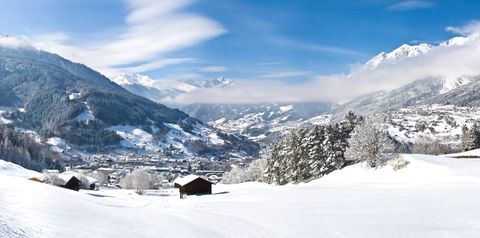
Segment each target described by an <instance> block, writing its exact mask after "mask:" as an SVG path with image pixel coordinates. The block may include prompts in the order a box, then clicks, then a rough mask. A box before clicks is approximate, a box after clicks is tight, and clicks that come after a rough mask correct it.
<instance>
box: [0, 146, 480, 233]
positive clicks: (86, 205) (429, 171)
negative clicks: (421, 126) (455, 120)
mask: <svg viewBox="0 0 480 238" xmlns="http://www.w3.org/2000/svg"><path fill="white" fill-rule="evenodd" d="M403 158H404V159H406V160H408V161H410V163H409V165H408V166H407V167H406V168H404V169H401V170H397V171H394V170H393V169H392V167H390V166H388V165H387V166H385V167H383V168H380V169H367V168H366V167H363V166H361V165H354V166H349V167H347V168H345V169H342V170H340V171H336V172H333V173H331V174H330V175H327V176H325V177H324V178H322V179H319V180H316V181H312V182H310V183H306V184H297V185H286V186H273V185H267V184H261V183H244V184H238V185H221V184H220V185H215V186H214V187H213V193H214V194H213V195H205V196H189V197H188V198H187V199H185V200H180V199H179V198H178V195H177V194H176V192H174V191H173V190H165V191H158V192H156V193H153V194H151V195H144V196H139V195H136V194H134V193H133V192H131V191H128V190H100V191H80V192H75V191H70V190H66V189H62V188H57V187H52V186H49V185H45V184H41V183H37V182H33V181H28V180H26V179H25V176H20V175H22V174H23V172H21V171H17V172H11V173H5V172H4V171H5V170H10V169H8V166H4V167H6V168H4V169H3V170H2V169H1V166H0V236H1V237H119V238H120V237H434V238H438V237H478V234H480V206H478V201H477V200H478V199H477V197H478V196H480V160H459V159H453V158H447V157H442V156H439V157H434V156H423V155H404V156H403ZM17 173H18V176H17Z"/></svg>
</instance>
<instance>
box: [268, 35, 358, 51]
mask: <svg viewBox="0 0 480 238" xmlns="http://www.w3.org/2000/svg"><path fill="white" fill-rule="evenodd" d="M267 41H268V42H269V43H271V44H275V45H279V46H285V47H292V48H297V49H301V50H306V51H320V52H325V53H330V54H337V55H347V56H365V53H363V52H360V51H356V50H352V49H348V48H343V47H339V46H333V45H322V44H315V43H309V42H304V41H300V40H294V39H291V38H288V37H284V36H276V35H273V36H270V37H267Z"/></svg>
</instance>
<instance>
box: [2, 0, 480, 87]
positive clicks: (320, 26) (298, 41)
mask: <svg viewBox="0 0 480 238" xmlns="http://www.w3.org/2000/svg"><path fill="white" fill-rule="evenodd" d="M140 2H142V1H140ZM0 9H1V12H0V32H3V33H4V34H11V35H22V36H27V37H31V38H35V37H37V36H39V35H43V34H55V33H63V34H67V35H68V36H69V39H68V41H67V43H68V44H73V45H75V44H79V45H83V44H85V42H90V43H88V44H91V43H92V42H93V43H95V42H96V41H105V40H108V38H110V37H111V36H112V35H115V34H120V32H121V31H122V28H124V25H125V18H126V16H127V15H128V14H129V11H130V10H131V9H129V6H128V3H126V2H124V1H114V0H102V1H94V0H70V1H64V0H44V1H38V0H19V1H2V2H1V3H0ZM179 12H182V13H188V14H197V15H201V16H202V17H205V18H208V19H210V20H212V21H214V22H216V23H218V24H219V25H220V26H221V27H223V29H224V32H222V33H220V34H214V35H213V36H211V37H206V38H205V39H201V40H199V41H198V42H195V43H194V44H192V45H188V46H186V47H178V48H174V49H173V50H171V51H167V52H165V53H164V52H160V53H159V55H160V56H161V58H162V59H163V58H182V59H188V60H185V61H182V62H181V63H178V64H172V65H169V66H167V67H163V68H160V69H151V70H149V71H146V72H140V73H145V74H148V75H150V76H152V77H154V78H162V77H171V78H174V77H176V75H178V77H216V76H219V75H224V76H227V77H231V78H240V79H241V78H249V79H252V78H258V79H262V78H269V77H270V76H272V77H275V78H283V77H281V76H282V75H285V76H286V77H284V80H290V81H301V80H305V79H308V77H310V76H312V75H323V74H332V73H340V72H348V70H349V67H350V66H351V65H353V64H358V63H362V62H364V61H366V60H368V59H369V58H370V57H372V56H373V55H375V54H377V53H378V52H381V51H385V50H386V51H388V50H392V49H394V48H396V47H397V46H399V45H401V44H403V43H417V42H430V43H435V42H439V41H442V40H446V39H448V38H450V37H452V34H451V33H449V32H447V31H445V27H447V26H458V25H463V24H466V23H468V22H469V21H471V20H473V19H475V18H476V17H477V14H478V13H479V12H480V2H478V1H458V0H455V1H454V0H452V1H448V0H445V1H376V0H371V1H361V0H360V1H358V0H357V1H345V0H336V1H292V0H276V1H257V0H242V1H239V0H222V1H216V0H199V1H193V2H190V3H186V4H185V5H184V7H181V8H180V9H179ZM158 28H162V24H159V25H158ZM88 44H86V45H88ZM154 59H155V57H152V58H148V57H147V58H145V59H144V60H141V62H142V63H145V62H148V61H150V60H154ZM86 63H87V64H88V62H86ZM136 64H138V62H132V63H131V64H130V62H127V63H126V64H125V63H123V65H136ZM219 71H224V72H219ZM282 72H285V73H286V74H281V73H282Z"/></svg>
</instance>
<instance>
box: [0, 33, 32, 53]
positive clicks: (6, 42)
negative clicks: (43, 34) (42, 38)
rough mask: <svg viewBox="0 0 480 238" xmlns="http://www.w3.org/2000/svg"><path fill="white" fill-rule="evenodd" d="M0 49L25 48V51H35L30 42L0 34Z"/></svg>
mask: <svg viewBox="0 0 480 238" xmlns="http://www.w3.org/2000/svg"><path fill="white" fill-rule="evenodd" d="M0 47H8V48H15V49H18V48H25V49H32V50H37V48H36V47H35V46H33V45H32V44H31V43H30V42H28V41H27V40H26V39H23V38H17V37H11V36H8V35H2V34H0Z"/></svg>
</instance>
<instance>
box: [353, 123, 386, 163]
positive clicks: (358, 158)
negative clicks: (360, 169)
mask: <svg viewBox="0 0 480 238" xmlns="http://www.w3.org/2000/svg"><path fill="white" fill-rule="evenodd" d="M348 144H349V147H348V148H347V150H346V152H345V158H346V159H347V160H349V161H352V162H354V163H359V162H364V161H366V162H367V164H368V165H369V166H370V167H377V166H379V165H381V164H382V163H383V162H385V161H386V160H388V159H389V158H391V156H392V155H393V152H394V149H395V145H394V144H393V142H392V139H390V138H389V136H388V134H387V132H386V128H385V123H384V120H383V119H382V118H374V117H369V118H366V119H365V120H363V121H362V122H361V123H359V124H358V125H357V126H356V127H355V129H354V131H353V134H352V136H351V138H350V139H349V140H348Z"/></svg>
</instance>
